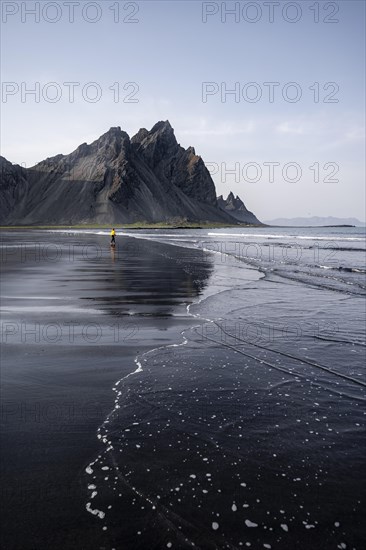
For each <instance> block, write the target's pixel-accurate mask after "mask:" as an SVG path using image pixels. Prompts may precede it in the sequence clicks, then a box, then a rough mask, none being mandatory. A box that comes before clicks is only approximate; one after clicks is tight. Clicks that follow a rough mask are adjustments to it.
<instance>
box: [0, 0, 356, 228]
mask: <svg viewBox="0 0 366 550" xmlns="http://www.w3.org/2000/svg"><path fill="white" fill-rule="evenodd" d="M1 9H2V39H1V46H2V60H1V61H2V62H1V67H2V69H1V77H2V98H1V112H2V128H1V138H2V139H1V141H2V153H1V154H2V155H3V156H5V157H6V158H7V159H8V160H10V161H11V162H13V163H18V164H21V163H23V164H24V165H26V166H32V165H34V164H35V163H36V162H38V161H40V160H42V159H44V158H46V157H49V156H53V155H56V154H58V153H63V154H67V153H70V152H71V151H73V150H74V149H75V148H76V147H77V146H78V145H79V144H80V143H83V142H88V143H89V142H91V141H93V140H95V139H96V138H98V137H99V135H101V134H102V133H104V132H106V131H107V130H108V129H109V128H110V127H111V126H121V127H122V129H123V130H125V131H127V132H128V133H129V134H130V135H133V134H134V133H136V132H137V131H138V130H139V128H141V127H146V128H148V129H150V128H151V127H152V126H153V125H154V124H155V122H157V121H158V120H166V119H169V121H170V123H171V124H172V126H173V128H174V129H175V134H176V137H177V140H178V142H179V143H181V145H182V146H183V147H188V146H189V145H192V146H194V147H195V149H196V152H197V154H200V155H201V156H202V157H203V159H204V161H205V162H206V164H207V165H208V167H209V169H210V171H211V173H212V175H213V179H214V181H215V184H216V188H217V192H218V194H221V193H223V194H224V195H227V194H228V192H229V191H230V190H232V191H233V192H234V193H235V194H239V195H240V197H241V198H242V199H243V200H244V202H245V203H246V206H247V207H248V208H249V209H251V210H252V211H254V213H255V214H256V215H257V216H258V217H259V218H260V219H262V220H266V219H271V218H275V217H280V216H283V217H295V216H317V215H318V216H328V215H330V216H339V217H343V216H344V217H348V216H355V217H358V218H359V219H361V220H365V172H364V168H365V157H364V148H365V141H364V119H365V112H364V96H365V69H364V64H365V59H364V48H365V30H364V29H365V2H364V1H363V0H360V1H349V0H347V1H337V2H328V1H327V2H314V1H311V2H307V1H302V0H300V1H297V2H282V1H279V2H266V1H263V2H262V1H258V2H221V1H220V2H200V1H196V0H193V1H185V2H175V1H171V0H167V1H160V2H155V1H142V2H141V1H139V2H118V1H116V0H111V1H109V0H106V1H99V2H88V1H83V0H80V1H76V0H75V1H60V2H51V1H40V2H33V1H32V2H30V1H28V2H6V1H2V2H1ZM32 12H33V13H32ZM36 19H37V20H38V21H36ZM71 83H73V84H71ZM32 89H33V90H35V91H36V93H33V94H32V93H29V91H30V90H32ZM230 90H231V91H232V93H229V92H230ZM275 163H276V164H275ZM230 171H231V172H230ZM229 172H230V173H229Z"/></svg>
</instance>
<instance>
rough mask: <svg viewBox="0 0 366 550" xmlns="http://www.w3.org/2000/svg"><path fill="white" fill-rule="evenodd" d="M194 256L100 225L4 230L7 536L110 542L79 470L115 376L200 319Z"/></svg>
mask: <svg viewBox="0 0 366 550" xmlns="http://www.w3.org/2000/svg"><path fill="white" fill-rule="evenodd" d="M173 252H174V251H173ZM186 255H187V253H186ZM183 256H184V252H183ZM196 257H197V258H196V259H197V265H196V272H195V274H194V275H189V274H188V273H186V272H185V271H184V270H182V269H181V266H180V264H179V261H180V260H181V259H182V252H181V251H180V250H178V249H177V251H176V261H174V260H171V259H169V258H166V257H165V256H164V247H163V246H161V245H158V244H156V245H152V244H151V243H144V242H142V241H135V240H134V239H129V238H124V239H123V241H122V239H119V241H117V249H116V250H115V251H111V250H110V247H109V244H108V240H106V239H105V238H99V239H98V238H97V237H94V236H93V237H92V238H89V237H84V238H83V237H80V238H77V239H75V237H72V236H70V237H67V236H66V237H65V236H61V235H57V236H55V235H52V234H49V233H46V232H44V233H41V232H16V237H14V233H12V234H10V235H9V234H3V240H2V269H3V272H2V273H3V274H2V288H1V290H2V344H3V345H2V370H1V393H2V396H1V397H2V415H1V422H2V426H1V432H2V433H1V440H2V441H1V447H2V460H1V479H2V485H1V493H2V499H1V501H2V529H1V541H2V547H3V548H7V549H12V550H13V549H14V550H15V549H19V550H28V549H35V548H37V550H42V549H47V550H48V549H49V548H54V549H56V548H60V549H61V548H62V549H76V548H77V549H82V548H85V549H91V548H102V547H103V544H104V542H103V541H104V536H103V533H102V532H101V529H100V526H99V525H98V524H97V523H96V521H95V518H94V517H93V516H92V515H91V514H88V513H87V512H86V511H85V502H86V490H85V489H86V488H85V486H84V485H83V484H82V482H81V474H82V472H83V471H84V469H85V467H86V465H87V464H88V462H89V461H90V459H91V457H93V456H94V455H95V454H96V453H97V452H98V440H97V438H96V431H97V428H98V426H99V425H100V424H101V423H102V422H103V420H104V419H105V418H106V416H107V414H108V413H109V412H110V410H111V409H112V408H113V402H114V395H113V392H112V390H111V388H112V386H113V384H114V382H115V381H116V380H118V379H120V378H121V377H122V376H124V375H126V374H128V373H129V372H132V371H133V370H134V369H135V363H134V359H135V357H136V355H137V353H138V352H143V351H144V350H147V349H150V348H152V347H156V345H157V344H158V345H164V344H167V343H171V342H175V341H176V340H177V339H178V340H179V334H180V332H181V331H182V330H183V329H184V328H185V327H187V326H189V325H191V324H192V319H191V318H189V317H188V316H187V313H186V306H187V304H189V303H191V302H192V301H193V300H194V299H196V297H197V295H198V293H199V291H200V288H201V287H203V286H204V285H205V284H207V279H208V277H209V274H210V270H211V269H212V266H211V265H210V262H209V261H206V260H205V259H203V258H200V257H199V254H196ZM178 260H179V261H178ZM177 261H178V263H177Z"/></svg>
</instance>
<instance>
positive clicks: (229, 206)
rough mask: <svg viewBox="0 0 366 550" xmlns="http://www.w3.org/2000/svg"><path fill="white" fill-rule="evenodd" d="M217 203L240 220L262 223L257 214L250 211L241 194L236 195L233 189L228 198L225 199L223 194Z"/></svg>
mask: <svg viewBox="0 0 366 550" xmlns="http://www.w3.org/2000/svg"><path fill="white" fill-rule="evenodd" d="M217 204H218V206H219V208H221V209H222V210H224V211H225V212H227V213H228V214H230V216H233V217H234V218H235V219H237V220H238V221H240V222H243V223H250V224H259V225H260V224H261V222H260V221H259V220H258V219H257V218H256V216H255V215H254V214H253V213H252V212H250V211H249V210H248V209H247V208H246V206H245V204H244V203H243V201H242V200H241V198H240V197H239V195H236V197H235V195H234V193H233V192H232V191H230V193H229V194H228V196H227V199H224V197H223V195H220V196H219V197H218V199H217Z"/></svg>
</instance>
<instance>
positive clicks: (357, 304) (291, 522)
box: [4, 228, 366, 550]
mask: <svg viewBox="0 0 366 550" xmlns="http://www.w3.org/2000/svg"><path fill="white" fill-rule="evenodd" d="M124 233H125V234H127V232H124ZM43 235H44V234H43ZM128 235H129V238H126V239H125V240H123V239H122V237H121V236H118V237H117V246H118V247H119V249H117V254H114V255H113V256H111V255H110V252H109V251H106V250H105V248H104V244H103V243H104V241H103V239H106V238H108V237H107V232H103V231H87V232H82V231H76V232H69V235H68V237H67V238H68V239H71V241H72V242H73V246H74V248H72V247H71V248H72V250H74V253H75V257H74V256H73V260H72V261H71V260H70V246H68V245H67V244H66V242H65V240H66V237H65V233H64V232H58V231H55V232H47V239H45V237H43V236H39V235H38V236H37V238H38V242H39V240H40V239H44V240H45V242H46V243H52V242H55V241H56V242H57V239H60V242H61V241H62V247H61V249H62V253H61V259H62V255H63V258H64V257H65V254H68V255H69V260H68V262H66V263H65V262H63V264H62V266H63V268H62V270H61V271H60V269H59V264H57V265H55V266H53V265H51V262H48V263H47V264H46V265H47V267H48V269H49V277H47V278H46V279H47V281H48V283H47V284H46V285H45V288H47V292H48V294H47V292H46V293H45V294H46V295H49V296H51V297H55V294H56V296H57V297H58V296H59V292H60V288H65V289H67V290H65V297H64V300H65V301H66V302H67V304H62V307H66V309H64V310H62V309H55V312H54V314H53V315H52V312H50V311H42V312H40V311H37V309H36V308H35V309H34V311H33V317H32V315H31V310H29V309H26V308H23V311H22V312H20V311H19V310H16V309H15V310H14V307H15V308H20V307H21V306H20V305H18V304H16V305H15V304H14V300H11V299H9V297H11V296H15V295H16V293H17V289H19V284H18V281H16V280H14V281H12V280H11V279H9V281H8V284H7V285H6V287H5V289H4V290H5V294H6V296H7V297H8V298H7V299H9V302H7V301H6V302H5V309H6V304H7V305H8V310H7V311H6V315H8V316H9V317H8V319H10V320H12V321H13V322H14V321H15V319H17V318H19V315H20V314H21V315H22V316H23V317H24V318H26V319H27V318H29V316H30V318H31V319H32V318H33V319H34V315H41V318H42V319H45V316H46V318H47V320H48V321H49V322H58V323H60V322H61V321H62V322H64V321H65V319H67V316H68V313H67V312H68V308H74V312H75V315H77V319H78V321H79V324H81V322H82V321H83V322H84V323H87V322H89V321H88V319H89V316H88V313H87V312H88V310H89V309H90V312H91V319H92V321H91V322H93V323H95V322H97V323H99V325H100V326H101V327H102V331H103V338H102V339H101V340H100V341H99V342H97V343H96V344H97V345H98V346H99V349H103V350H105V351H104V353H105V356H106V359H107V357H108V353H110V352H111V350H112V349H115V350H116V351H117V352H118V348H116V342H115V332H113V330H112V329H111V326H110V325H111V320H114V322H116V320H123V322H125V320H126V319H128V320H132V322H133V323H138V324H137V325H136V326H137V327H138V330H137V331H136V333H135V334H133V336H132V338H131V342H130V343H132V342H133V341H134V342H135V349H137V350H138V351H136V353H135V355H134V356H133V358H131V359H130V361H129V363H128V364H127V365H126V366H125V367H124V369H123V370H122V371H121V373H120V375H119V376H118V374H117V372H116V377H115V382H114V384H113V386H112V387H111V388H110V392H111V406H110V409H109V410H107V411H106V413H105V416H104V417H103V418H101V420H100V422H99V423H98V424H97V425H96V427H95V429H96V440H95V441H96V444H97V449H96V451H95V452H94V453H89V459H88V460H86V461H85V464H84V465H83V466H82V473H81V474H79V475H80V481H81V483H82V485H81V499H80V500H81V502H82V504H81V506H80V509H79V512H77V513H80V518H82V517H84V520H83V521H84V522H85V523H83V525H84V526H85V525H89V523H88V522H90V523H91V524H92V525H93V529H94V530H93V533H94V535H93V536H94V537H96V538H94V539H92V540H88V548H116V549H117V548H118V549H119V548H121V549H122V548H123V549H128V548H141V549H144V548H157V549H158V548H186V547H187V548H188V547H190V548H191V547H196V548H202V549H206V548H241V547H244V548H245V547H251V548H256V549H257V548H258V549H259V548H277V549H286V550H287V549H288V548H297V549H300V550H301V549H308V548H312V549H319V550H320V549H325V550H326V549H328V548H329V549H331V548H332V549H333V548H357V549H359V548H362V540H363V533H362V531H363V515H362V506H363V505H364V489H365V483H364V482H365V480H364V456H365V452H364V451H365V448H364V436H363V429H364V407H363V405H364V390H365V383H366V381H365V376H364V374H365V373H364V364H365V363H364V359H365V317H364V294H365V280H364V279H365V275H364V270H365V254H364V249H365V240H364V235H363V233H362V231H361V230H360V229H357V228H342V229H331V228H324V229H317V230H314V229H292V228H289V229H283V228H281V229H273V228H271V229H270V233H269V228H263V229H258V228H253V229H249V228H248V229H245V231H243V229H240V230H232V229H230V230H227V229H226V230H217V231H216V230H215V231H206V230H195V231H191V230H187V231H182V230H177V231H171V230H169V231H161V230H159V231H143V232H138V231H136V232H129V233H128ZM83 243H85V244H84V245H83ZM299 243H301V244H299ZM304 243H305V244H304ZM334 243H336V246H335V244H334ZM123 244H124V245H125V251H124V253H122V250H123ZM29 246H31V245H29ZM60 246H61V245H60ZM83 246H87V249H84V248H83ZM93 246H94V249H93V250H94V252H93V254H94V256H93V254H91V250H92V247H93ZM41 249H42V250H43V255H44V251H50V250H51V248H50V245H49V244H47V246H46V245H45V244H44V245H43V248H42V247H41ZM65 251H66V252H65ZM75 251H76V252H75ZM99 251H100V252H99ZM25 253H28V251H24V250H23V251H20V252H18V254H20V256H19V257H20V258H21V257H22V254H23V255H24V254H25ZM19 257H18V259H19ZM101 259H102V261H101ZM107 259H108V261H109V263H108V264H106V260H107ZM57 266H58V267H57ZM320 266H322V267H320ZM10 267H11V266H10V265H9V268H10ZM18 267H19V266H18ZM26 267H27V272H28V274H29V273H32V277H30V279H31V281H30V284H29V290H30V296H33V299H34V302H33V305H37V304H38V306H39V301H38V298H37V297H39V296H40V295H42V292H41V293H40V285H39V283H37V273H42V272H43V273H44V269H45V265H44V262H43V263H42V262H40V265H38V266H37V265H30V264H29V262H28V263H26ZM340 268H341V269H340ZM356 270H357V271H356ZM9 271H11V269H9ZM15 272H16V269H15ZM32 281H33V282H32ZM52 281H53V282H52ZM55 288H56V289H57V292H56V293H55ZM26 303H27V302H26ZM9 306H10V307H12V308H13V310H11V309H9ZM38 306H37V307H38ZM27 307H29V306H27ZM55 307H56V306H55ZM94 311H99V312H100V316H99V317H98V316H97V321H95V315H94V314H93V312H94ZM17 316H18V317H17ZM108 327H109V329H108ZM124 336H125V339H124V341H123V343H124V344H126V343H129V337H126V336H127V328H126V332H125V333H124ZM18 338H20V337H19V336H18ZM19 342H21V340H19V341H18V343H19ZM74 342H75V343H76V344H77V346H82V345H84V346H85V344H88V349H89V350H90V349H92V347H93V343H91V342H85V335H83V333H82V331H81V330H79V331H76V337H75V340H74ZM74 342H73V344H74ZM13 343H14V344H15V343H16V336H14V342H13ZM118 343H119V344H120V343H121V342H118ZM68 350H70V343H69V344H68ZM121 351H122V349H121ZM60 352H61V354H62V351H61V350H60ZM100 361H101V360H100V356H99V357H98V363H96V365H98V364H99V365H100ZM90 362H91V365H93V358H92V356H91V357H90ZM100 383H101V380H100ZM113 400H114V404H113ZM94 437H95V436H94ZM340 495H341V498H340ZM63 502H64V504H65V505H66V506H67V496H66V495H64V496H63ZM73 510H74V513H75V507H74V508H73ZM86 518H87V519H86ZM84 528H85V527H84ZM79 536H80V540H82V536H83V534H82V532H81V533H80V535H79ZM93 540H94V542H93ZM40 547H41V546H40ZM67 547H68V546H67V545H66V546H65V548H67ZM69 547H70V548H71V547H72V546H69Z"/></svg>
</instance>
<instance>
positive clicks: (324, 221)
mask: <svg viewBox="0 0 366 550" xmlns="http://www.w3.org/2000/svg"><path fill="white" fill-rule="evenodd" d="M264 223H266V224H268V225H281V226H292V227H311V226H318V227H319V226H330V225H355V226H357V227H365V225H366V224H365V222H361V221H360V220H358V219H357V218H334V217H332V216H328V217H326V218H321V217H318V216H313V217H311V218H276V219H275V220H268V221H265V222H264Z"/></svg>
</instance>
